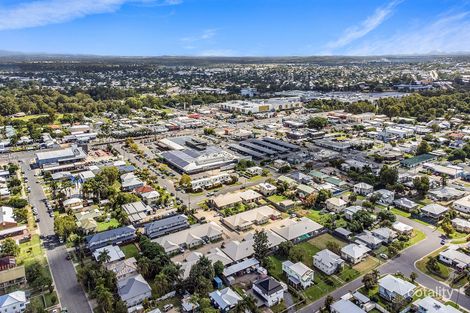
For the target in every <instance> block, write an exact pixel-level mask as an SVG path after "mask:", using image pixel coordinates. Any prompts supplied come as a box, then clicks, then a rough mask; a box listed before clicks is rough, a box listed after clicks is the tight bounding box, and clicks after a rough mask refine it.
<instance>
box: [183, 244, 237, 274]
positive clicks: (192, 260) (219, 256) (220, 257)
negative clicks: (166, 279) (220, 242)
mask: <svg viewBox="0 0 470 313" xmlns="http://www.w3.org/2000/svg"><path fill="white" fill-rule="evenodd" d="M202 256H205V257H207V258H208V259H209V261H211V262H212V264H214V263H215V262H217V261H220V262H222V264H223V265H224V266H225V265H227V264H230V263H232V262H233V260H232V259H230V258H229V257H228V256H227V255H226V254H225V253H224V252H222V250H220V249H219V248H212V249H211V250H209V251H208V252H207V253H206V254H202V253H201V252H196V251H192V252H190V253H189V254H188V255H187V256H186V258H185V261H184V262H180V263H179V264H180V265H181V270H182V271H183V279H186V278H188V276H189V272H190V271H191V267H192V266H193V265H194V264H196V263H197V261H199V259H200V258H201V257H202Z"/></svg>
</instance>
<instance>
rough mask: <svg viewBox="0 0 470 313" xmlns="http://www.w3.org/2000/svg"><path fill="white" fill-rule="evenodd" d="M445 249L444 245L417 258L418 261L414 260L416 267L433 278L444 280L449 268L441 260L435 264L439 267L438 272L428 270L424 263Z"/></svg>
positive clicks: (446, 277)
mask: <svg viewBox="0 0 470 313" xmlns="http://www.w3.org/2000/svg"><path fill="white" fill-rule="evenodd" d="M445 249H447V246H444V247H442V248H440V249H438V250H436V251H434V252H433V253H431V254H430V255H428V256H427V257H425V258H423V259H421V260H419V261H418V262H416V267H417V268H418V270H420V271H421V272H423V273H424V274H426V275H429V276H431V277H433V278H434V279H437V280H440V281H446V280H447V279H448V278H449V276H450V270H449V268H448V267H447V266H445V265H444V264H442V263H441V262H437V264H438V265H439V269H440V270H441V273H440V274H437V273H433V272H430V271H429V270H428V269H427V268H426V263H427V262H428V260H429V259H430V258H432V257H435V256H437V255H439V253H440V252H442V251H444V250H445Z"/></svg>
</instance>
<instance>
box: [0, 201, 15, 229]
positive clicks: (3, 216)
mask: <svg viewBox="0 0 470 313" xmlns="http://www.w3.org/2000/svg"><path fill="white" fill-rule="evenodd" d="M0 226H1V227H2V228H9V227H16V226H18V223H17V222H16V220H15V218H14V214H13V208H12V207H9V206H0Z"/></svg>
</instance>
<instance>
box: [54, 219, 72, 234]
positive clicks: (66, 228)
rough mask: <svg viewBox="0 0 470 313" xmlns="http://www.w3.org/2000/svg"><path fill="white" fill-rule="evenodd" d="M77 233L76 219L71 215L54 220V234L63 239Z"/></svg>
mask: <svg viewBox="0 0 470 313" xmlns="http://www.w3.org/2000/svg"><path fill="white" fill-rule="evenodd" d="M76 231H77V224H76V223H75V218H74V217H73V216H70V215H64V216H58V217H56V218H55V219H54V232H55V233H56V234H57V235H58V236H60V237H62V238H67V237H68V236H69V235H70V234H72V233H75V232H76Z"/></svg>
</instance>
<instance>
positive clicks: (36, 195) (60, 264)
mask: <svg viewBox="0 0 470 313" xmlns="http://www.w3.org/2000/svg"><path fill="white" fill-rule="evenodd" d="M18 158H19V159H20V160H22V161H23V162H22V163H21V168H22V169H23V170H24V172H25V177H27V178H28V185H29V186H30V187H31V192H30V194H29V201H30V203H31V205H33V206H35V207H36V208H37V209H38V213H39V214H38V216H39V218H40V222H39V230H40V233H41V235H43V236H49V235H54V219H53V218H52V217H50V216H49V214H48V213H47V209H46V206H45V204H44V202H43V201H42V200H43V199H45V197H46V196H45V194H44V191H43V189H42V187H41V185H40V184H39V183H38V180H37V178H36V177H35V176H34V171H32V170H30V168H29V164H30V162H31V161H32V160H33V159H34V154H33V153H21V154H19V155H18ZM43 243H44V247H45V248H46V254H47V259H48V262H49V268H50V270H51V272H52V276H53V278H54V283H55V286H56V289H57V293H58V295H59V299H60V303H61V305H62V307H63V308H67V309H68V311H69V312H70V313H92V310H91V309H90V307H89V305H88V301H87V299H86V296H85V293H84V291H83V289H82V287H81V286H80V285H79V284H78V282H77V277H76V275H75V270H74V266H73V264H72V261H69V260H67V259H66V256H67V250H66V248H65V244H59V243H58V241H56V240H55V239H54V240H47V239H45V240H44V241H43Z"/></svg>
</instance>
